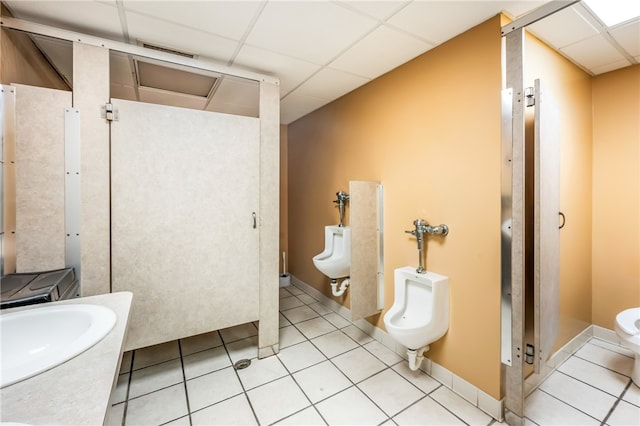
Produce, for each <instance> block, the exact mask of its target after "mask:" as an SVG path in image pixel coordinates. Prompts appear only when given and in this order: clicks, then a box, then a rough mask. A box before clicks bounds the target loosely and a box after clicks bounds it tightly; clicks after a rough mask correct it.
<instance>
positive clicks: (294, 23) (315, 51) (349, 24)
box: [246, 1, 378, 65]
mask: <svg viewBox="0 0 640 426" xmlns="http://www.w3.org/2000/svg"><path fill="white" fill-rule="evenodd" d="M376 25H378V22H377V21H375V20H374V19H371V18H367V17H364V16H363V15H359V14H356V13H355V12H352V11H350V10H348V9H346V8H344V7H340V6H337V5H335V4H333V3H328V2H317V1H292V2H286V1H285V2H269V3H267V6H266V7H265V8H264V10H263V11H262V14H261V15H260V18H259V19H258V21H257V22H256V24H255V26H254V28H253V30H252V31H251V33H250V34H249V36H248V37H247V40H246V41H247V43H248V44H251V45H253V46H257V47H261V48H264V49H267V50H271V51H274V52H278V53H281V54H284V55H287V56H292V57H294V58H298V59H303V60H306V61H309V62H313V63H316V64H319V65H324V64H326V63H327V62H329V61H330V60H331V59H333V58H335V57H336V56H338V55H339V54H340V53H341V52H343V51H344V50H345V49H346V48H348V47H349V46H351V45H352V44H353V43H354V42H356V41H357V40H358V39H360V38H362V37H363V36H364V35H365V34H367V33H368V32H369V31H370V30H372V29H373V28H374V27H375V26H376Z"/></svg>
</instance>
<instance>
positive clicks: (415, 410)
mask: <svg viewBox="0 0 640 426" xmlns="http://www.w3.org/2000/svg"><path fill="white" fill-rule="evenodd" d="M393 421H394V422H396V424H398V425H401V426H403V425H463V424H464V423H463V422H462V421H460V419H458V418H457V417H456V416H454V415H453V414H451V413H450V412H448V411H447V410H445V409H444V408H443V407H442V406H441V405H440V404H438V403H437V402H435V401H434V400H433V399H431V398H429V397H428V396H427V397H425V398H423V399H421V400H420V401H418V402H417V403H415V404H414V405H412V406H411V407H409V408H407V409H406V410H404V411H403V412H402V413H400V414H398V415H397V416H395V417H394V418H393Z"/></svg>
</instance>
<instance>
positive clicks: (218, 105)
mask: <svg viewBox="0 0 640 426" xmlns="http://www.w3.org/2000/svg"><path fill="white" fill-rule="evenodd" d="M616 1H625V0H611V3H612V7H615V2H616ZM545 3H546V2H545V1H534V0H529V1H477V0H476V1H455V0H454V1H424V0H413V1H401V0H387V1H384V0H383V1H353V0H352V1H326V0H324V1H320V0H316V1H309V0H306V1H303V0H298V1H251V0H249V1H237V0H236V1H213V0H209V1H177V0H175V1H166V0H165V1H139V0H136V1H134V0H115V1H113V0H104V1H103V0H101V1H90V0H84V1H28V0H21V1H15V0H9V1H5V2H4V4H5V5H6V6H7V7H8V9H9V10H10V12H11V13H12V14H13V15H14V16H15V17H16V18H19V19H24V20H28V21H31V22H35V23H41V24H45V25H49V26H53V27H57V28H61V29H66V30H71V31H76V32H80V33H84V34H89V35H94V36H97V37H102V38H106V39H110V40H115V41H120V42H125V43H131V44H138V45H142V43H149V44H152V45H155V46H158V47H161V48H166V49H173V50H177V51H182V52H186V53H189V54H193V55H195V56H196V57H198V58H206V59H212V60H215V61H218V62H222V63H225V64H227V65H231V66H234V67H241V68H245V69H250V70H253V71H256V72H259V73H261V74H266V75H272V76H275V77H278V78H279V79H280V84H281V88H280V99H281V101H280V107H281V122H282V123H284V124H288V123H290V122H292V121H294V120H296V119H298V118H300V117H302V116H304V115H306V114H308V113H309V112H311V111H313V110H315V109H317V108H319V107H321V106H323V105H325V104H327V103H329V102H331V101H332V100H334V99H337V98H338V97H340V96H342V95H344V94H346V93H348V92H350V91H352V90H354V89H355V88H357V87H359V86H361V85H363V84H365V83H367V82H369V81H371V80H373V79H375V78H376V77H378V76H380V75H382V74H384V73H386V72H388V71H391V70H392V69H394V68H396V67H398V66H399V65H401V64H403V63H405V62H407V61H409V60H411V59H413V58H415V57H416V56H418V55H420V54H422V53H425V52H427V51H429V50H430V49H433V48H434V47H436V46H438V45H439V44H441V43H443V42H445V41H447V40H449V39H451V38H453V37H455V36H456V35H458V34H460V33H462V32H464V31H466V30H467V29H469V28H471V27H473V26H475V25H478V24H480V23H482V22H483V21H485V20H487V19H489V18H490V17H492V16H495V15H496V14H498V13H500V12H504V13H505V14H507V16H510V17H512V18H518V17H520V16H522V15H525V14H527V13H528V12H530V11H532V10H534V9H536V8H537V7H539V6H541V5H543V4H545ZM528 30H530V31H531V32H532V33H534V34H535V35H536V36H537V37H539V38H540V39H542V40H543V41H545V42H546V43H547V44H549V45H550V46H551V47H553V48H554V49H556V50H557V51H558V52H560V53H561V54H562V55H564V56H565V57H567V58H568V59H570V60H571V61H573V62H574V63H576V64H577V65H578V66H580V67H581V68H582V69H584V70H585V71H586V72H588V73H590V74H592V75H597V74H600V73H604V72H607V71H611V70H615V69H618V68H622V67H626V66H629V65H632V64H637V63H638V62H639V61H640V18H635V19H632V20H630V21H627V22H624V23H621V24H619V25H617V26H614V27H611V28H607V27H606V26H604V24H603V23H602V22H601V21H600V20H599V19H598V18H597V17H596V16H595V15H594V14H593V13H592V12H591V10H590V9H589V8H588V7H586V6H584V5H583V4H582V3H577V4H574V5H572V6H570V7H568V8H565V9H563V10H561V11H560V12H557V13H556V14H554V15H552V16H550V17H547V18H545V19H544V20H541V21H538V22H536V23H534V24H532V25H530V26H529V27H528ZM36 43H37V44H38V45H39V46H40V47H41V49H42V50H43V51H44V52H45V55H46V56H48V57H49V59H50V61H51V62H52V63H54V64H57V65H56V67H57V68H58V69H59V72H60V73H61V74H62V75H63V76H65V78H67V79H68V81H71V66H70V65H69V64H70V57H69V56H70V53H69V51H68V47H66V48H63V47H62V46H63V42H61V41H57V40H51V39H45V38H40V39H38V38H36ZM65 49H66V50H65ZM140 60H141V58H134V57H131V56H129V55H125V54H117V53H114V54H112V57H111V75H112V95H113V96H114V97H125V98H127V99H138V100H141V101H147V102H167V101H166V98H170V99H171V100H170V101H169V102H168V103H170V104H174V105H178V106H185V107H190V108H198V109H207V110H212V111H227V112H232V113H239V114H244V115H256V114H257V96H258V92H257V85H256V84H255V83H254V82H251V81H246V80H241V79H234V78H230V77H228V76H219V75H212V76H209V77H210V78H211V79H212V83H211V84H212V86H211V87H210V90H209V93H208V94H207V96H201V95H193V94H179V93H176V92H174V91H171V90H162V89H158V88H157V87H146V86H142V85H140V84H139V83H140V81H139V80H140V78H139V77H140V76H138V75H137V73H138V72H141V71H140V68H141V67H142V68H145V67H146V68H153V66H150V67H149V66H147V65H142V66H141V65H140V63H138V61H140ZM152 65H153V64H152ZM182 71H188V70H182ZM176 72H180V70H177V71H176ZM220 77H223V78H220ZM203 84H205V85H206V83H205V82H203ZM203 90H205V91H206V90H207V89H206V88H205V89H203ZM162 99H165V100H164V101H162Z"/></svg>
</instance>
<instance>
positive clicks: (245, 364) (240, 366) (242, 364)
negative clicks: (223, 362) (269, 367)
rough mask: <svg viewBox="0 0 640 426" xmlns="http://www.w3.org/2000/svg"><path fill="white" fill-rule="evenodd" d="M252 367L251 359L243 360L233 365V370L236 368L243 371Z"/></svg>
mask: <svg viewBox="0 0 640 426" xmlns="http://www.w3.org/2000/svg"><path fill="white" fill-rule="evenodd" d="M250 365H251V360H250V359H241V360H240V361H238V362H236V363H235V364H233V368H235V369H236V370H242V369H244V368H247V367H248V366H250Z"/></svg>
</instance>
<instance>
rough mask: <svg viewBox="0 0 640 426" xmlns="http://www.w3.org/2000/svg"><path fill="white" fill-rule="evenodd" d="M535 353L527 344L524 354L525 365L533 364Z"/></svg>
mask: <svg viewBox="0 0 640 426" xmlns="http://www.w3.org/2000/svg"><path fill="white" fill-rule="evenodd" d="M535 353H536V349H535V347H534V346H533V345H531V344H529V343H527V349H526V350H525V352H524V362H526V363H527V364H533V357H534V356H535Z"/></svg>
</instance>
